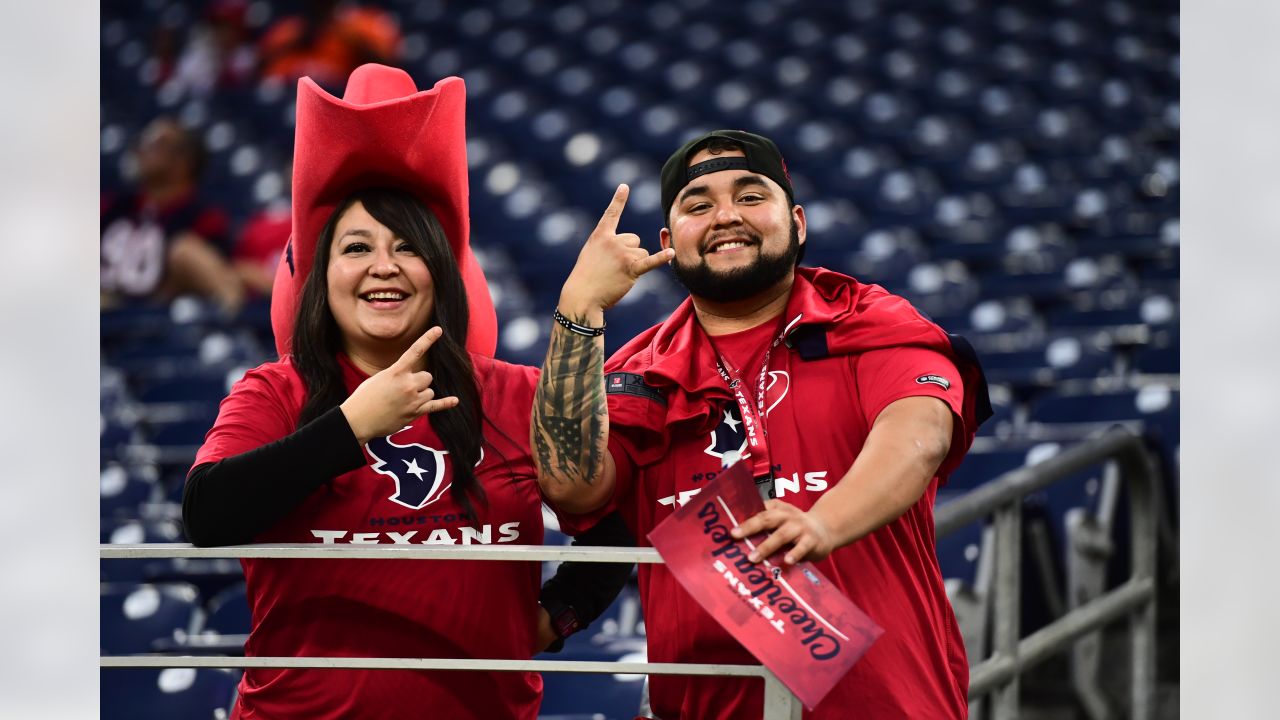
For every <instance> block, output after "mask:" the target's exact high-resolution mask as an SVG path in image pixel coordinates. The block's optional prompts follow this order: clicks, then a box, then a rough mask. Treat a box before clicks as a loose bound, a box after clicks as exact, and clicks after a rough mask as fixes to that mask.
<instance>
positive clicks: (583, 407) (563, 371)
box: [532, 318, 609, 485]
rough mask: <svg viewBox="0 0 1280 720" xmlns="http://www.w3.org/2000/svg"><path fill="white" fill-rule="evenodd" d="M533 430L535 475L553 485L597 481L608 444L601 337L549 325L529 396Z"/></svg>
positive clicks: (575, 320) (579, 320) (578, 320)
mask: <svg viewBox="0 0 1280 720" xmlns="http://www.w3.org/2000/svg"><path fill="white" fill-rule="evenodd" d="M570 319H571V320H572V321H573V322H579V323H581V322H584V319H583V318H570ZM532 432H533V445H534V450H535V456H536V457H535V460H536V462H537V464H538V475H539V477H541V478H543V479H550V480H551V481H552V483H554V484H556V485H577V484H580V483H582V484H587V485H590V484H591V483H592V482H594V481H595V479H596V476H597V475H598V474H599V473H600V472H601V461H602V459H603V457H604V453H605V452H606V451H607V449H608V445H609V408H608V405H607V404H606V400H605V394H604V338H600V337H596V338H591V337H584V336H582V335H577V334H574V333H571V332H569V331H568V330H566V329H565V328H563V327H561V326H559V325H556V326H554V327H553V329H552V331H551V342H550V344H549V346H548V347H547V359H546V362H544V363H543V365H542V377H541V378H540V379H539V380H538V389H537V392H536V393H535V394H534V397H533V428H532Z"/></svg>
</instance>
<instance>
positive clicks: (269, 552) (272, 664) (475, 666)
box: [99, 543, 802, 720]
mask: <svg viewBox="0 0 1280 720" xmlns="http://www.w3.org/2000/svg"><path fill="white" fill-rule="evenodd" d="M99 555H100V557H101V558H103V559H106V560H111V559H125V558H134V559H141V558H371V559H383V560H385V559H413V560H507V561H510V560H517V561H520V560H525V561H549V560H558V561H570V560H571V561H575V562H605V563H661V562H662V558H661V557H660V556H659V555H658V551H656V550H654V549H653V548H622V547H552V546H545V545H464V546H422V545H404V546H400V545H366V546H359V545H315V544H281V545H240V546H234V547H216V548H200V547H193V546H191V545H187V544H185V543H145V544H139V545H102V546H100V549H99ZM99 666H100V667H104V668H174V667H180V668H307V669H325V668H327V669H340V668H341V669H361V670H481V671H487V672H577V673H608V674H612V673H627V674H643V675H715V676H720V677H725V676H733V677H758V678H761V679H762V680H763V681H764V720H800V713H801V710H802V706H801V704H800V699H799V698H797V697H796V696H795V695H794V694H792V692H791V691H790V690H788V689H787V688H786V686H785V685H783V684H782V681H780V680H779V679H778V678H777V676H776V675H774V674H773V673H772V672H770V671H769V669H768V668H766V667H764V666H763V665H719V664H696V663H649V662H589V661H580V660H508V659H498V658H493V659H461V658H457V659H455V658H330V657H322V658H320V657H199V656H193V655H104V656H102V657H101V658H99Z"/></svg>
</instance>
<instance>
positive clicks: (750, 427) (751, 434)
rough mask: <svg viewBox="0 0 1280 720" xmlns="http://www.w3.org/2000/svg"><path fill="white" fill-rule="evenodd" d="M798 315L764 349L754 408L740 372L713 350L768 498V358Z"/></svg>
mask: <svg viewBox="0 0 1280 720" xmlns="http://www.w3.org/2000/svg"><path fill="white" fill-rule="evenodd" d="M800 317H801V316H800V315H797V316H796V317H795V319H794V320H792V321H791V322H789V323H787V325H786V327H784V328H783V329H782V332H780V333H778V337H776V338H774V340H773V342H772V343H769V347H768V348H766V349H765V351H764V359H763V360H762V361H761V362H760V374H759V375H757V376H756V402H755V407H754V408H753V407H752V405H751V402H750V401H748V400H747V396H746V394H745V393H743V392H742V372H741V371H739V372H738V373H737V375H738V377H736V378H735V377H732V376H730V375H729V371H728V370H727V369H726V366H727V365H728V363H726V362H725V360H724V356H723V355H721V354H720V351H719V350H717V351H716V370H717V371H718V372H719V373H720V379H721V380H724V384H725V385H728V386H729V389H730V390H731V391H733V397H734V400H736V401H737V403H738V409H739V411H740V412H741V414H742V424H743V426H744V429H745V430H746V433H745V434H746V436H747V446H748V450H747V453H748V454H749V455H750V457H751V472H752V474H753V475H754V477H755V479H756V488H757V489H758V490H759V491H760V497H761V498H763V499H765V500H769V499H771V498H772V497H773V468H772V467H771V465H770V463H769V439H768V431H767V430H765V416H766V415H767V411H766V409H765V406H764V403H765V391H766V388H767V383H768V378H769V358H770V357H771V356H772V355H773V349H774V348H776V347H778V345H779V344H781V343H782V341H783V340H784V339H785V338H786V337H787V333H788V332H790V331H791V328H793V327H795V324H796V322H797V321H799V320H800Z"/></svg>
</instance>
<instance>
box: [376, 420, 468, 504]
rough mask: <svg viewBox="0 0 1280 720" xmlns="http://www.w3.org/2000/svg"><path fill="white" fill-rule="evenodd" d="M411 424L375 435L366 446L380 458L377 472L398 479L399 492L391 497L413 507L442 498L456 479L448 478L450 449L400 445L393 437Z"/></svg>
mask: <svg viewBox="0 0 1280 720" xmlns="http://www.w3.org/2000/svg"><path fill="white" fill-rule="evenodd" d="M409 427H410V426H407V425H406V426H405V427H403V428H401V429H400V430H399V431H398V432H395V433H391V435H388V436H386V437H380V438H374V439H372V440H370V441H369V442H368V443H366V444H365V449H366V450H368V451H369V454H370V455H371V456H373V459H374V460H375V461H376V462H375V463H374V464H373V470H374V472H377V473H380V474H382V475H386V476H388V477H390V478H391V479H393V480H395V481H396V492H395V494H394V495H392V496H391V497H389V498H387V499H388V500H390V501H391V502H394V503H399V504H400V505H403V506H405V507H407V508H411V509H413V510H421V509H422V508H424V507H426V506H428V505H430V504H431V503H433V502H435V501H437V500H439V499H440V497H441V496H442V495H444V493H445V491H446V490H448V489H449V486H450V485H452V484H453V483H452V482H445V471H444V456H445V455H447V454H448V451H446V450H436V449H434V448H429V447H427V446H426V445H420V444H418V443H408V444H406V445H400V444H397V443H395V442H392V440H391V438H392V437H393V436H395V435H397V434H399V433H400V432H404V431H405V430H408V429H409Z"/></svg>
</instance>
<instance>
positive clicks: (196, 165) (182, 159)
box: [101, 117, 244, 314]
mask: <svg viewBox="0 0 1280 720" xmlns="http://www.w3.org/2000/svg"><path fill="white" fill-rule="evenodd" d="M137 161H138V185H139V187H138V190H137V192H134V193H129V194H126V195H124V196H121V197H104V198H103V201H102V258H101V265H102V277H101V280H102V300H103V305H104V307H105V306H110V305H113V304H115V303H116V302H119V301H120V300H122V299H126V298H135V299H136V298H159V299H169V298H172V297H173V296H176V295H180V294H183V293H196V294H199V295H204V296H207V297H209V298H211V299H213V300H214V301H215V302H217V303H218V304H219V305H220V306H221V307H222V309H223V310H224V311H225V312H226V313H227V314H234V313H235V312H236V311H237V310H239V308H240V306H241V305H242V304H243V303H244V286H243V285H242V284H241V282H240V279H239V278H238V277H237V275H236V273H235V271H234V270H233V269H232V268H231V265H230V263H228V262H227V261H226V259H225V258H224V257H223V255H222V252H221V250H220V247H219V246H220V245H221V244H223V243H224V242H225V239H226V235H227V226H228V220H227V217H226V214H225V213H223V212H222V211H220V210H217V209H215V208H212V207H210V206H208V205H207V204H205V203H203V202H201V201H200V199H199V198H198V197H197V196H196V183H197V180H198V179H199V177H200V171H201V168H202V165H203V163H204V147H203V145H202V144H201V142H200V138H199V137H198V136H196V135H195V134H193V133H192V132H191V131H189V130H187V129H186V128H184V127H182V126H181V125H179V124H178V123H177V122H176V121H174V120H173V119H171V118H165V117H162V118H157V119H156V120H153V121H152V122H151V123H150V124H149V125H147V127H146V128H145V129H143V131H142V135H141V138H140V140H139V142H138V149H137Z"/></svg>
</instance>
